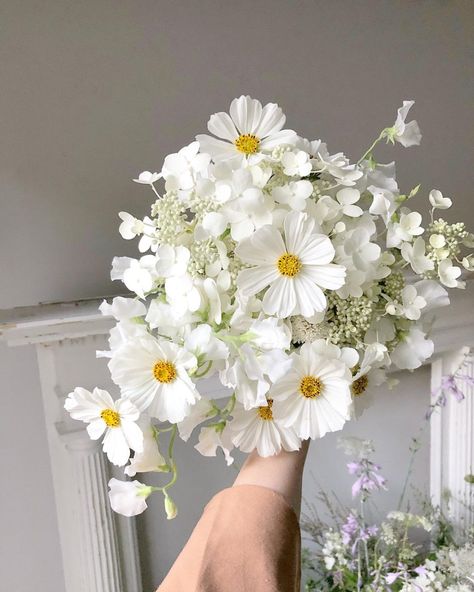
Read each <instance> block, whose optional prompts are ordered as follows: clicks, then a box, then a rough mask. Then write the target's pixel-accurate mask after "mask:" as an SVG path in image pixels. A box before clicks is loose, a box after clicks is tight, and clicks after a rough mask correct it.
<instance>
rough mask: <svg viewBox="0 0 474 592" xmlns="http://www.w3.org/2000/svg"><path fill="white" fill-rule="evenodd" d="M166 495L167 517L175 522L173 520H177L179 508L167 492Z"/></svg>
mask: <svg viewBox="0 0 474 592" xmlns="http://www.w3.org/2000/svg"><path fill="white" fill-rule="evenodd" d="M164 495H165V512H166V517H167V518H168V520H173V518H176V516H177V515H178V508H177V506H176V504H175V503H174V501H173V500H172V499H171V498H170V496H169V495H168V494H167V493H166V491H165V493H164Z"/></svg>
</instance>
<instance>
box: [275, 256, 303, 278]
mask: <svg viewBox="0 0 474 592" xmlns="http://www.w3.org/2000/svg"><path fill="white" fill-rule="evenodd" d="M301 265H302V263H301V261H300V259H299V257H297V256H296V255H292V254H291V253H285V254H284V255H282V256H281V257H280V258H279V259H278V261H277V267H278V271H279V272H280V273H281V275H285V276H286V277H295V275H296V274H297V273H299V271H300V269H301Z"/></svg>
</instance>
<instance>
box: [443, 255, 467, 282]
mask: <svg viewBox="0 0 474 592" xmlns="http://www.w3.org/2000/svg"><path fill="white" fill-rule="evenodd" d="M461 273H462V270H461V268H460V267H457V265H453V262H452V261H451V259H445V260H444V261H441V263H440V264H439V265H438V275H439V279H440V282H441V283H442V284H443V286H446V287H447V288H464V287H465V286H466V283H465V282H462V281H459V280H458V277H459V276H460V275H461Z"/></svg>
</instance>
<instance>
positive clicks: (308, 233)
mask: <svg viewBox="0 0 474 592" xmlns="http://www.w3.org/2000/svg"><path fill="white" fill-rule="evenodd" d="M235 252H236V254H237V255H238V256H239V257H240V259H242V261H244V262H245V263H248V264H250V265H251V266H252V267H248V268H246V269H243V270H242V271H241V272H240V273H239V276H238V278H237V285H238V287H239V289H240V290H241V291H242V293H243V294H244V295H245V296H253V295H255V294H258V293H260V292H263V291H264V290H265V294H264V295H263V310H264V312H265V313H266V314H269V315H275V316H277V317H279V318H287V317H289V316H294V315H302V316H303V317H311V316H313V315H314V314H315V313H317V312H321V311H323V310H325V308H326V297H325V295H324V293H323V290H322V289H323V288H324V289H327V290H337V289H338V288H340V287H341V286H342V285H343V284H344V278H345V273H346V271H345V268H344V267H342V266H341V265H335V264H334V263H331V261H332V260H333V259H334V255H335V251H334V247H333V245H332V243H331V241H330V239H329V238H328V237H327V236H326V235H324V234H321V233H319V232H318V231H317V229H316V226H315V221H314V220H313V219H311V218H308V217H307V215H306V214H304V213H301V212H291V213H289V214H287V215H286V217H285V220H284V223H283V235H282V233H281V232H280V231H279V230H278V229H277V228H275V227H274V226H270V225H267V226H262V228H260V229H259V230H257V231H256V232H254V233H253V234H252V235H251V236H250V237H249V238H247V239H244V240H242V241H241V242H240V244H239V245H238V246H237V247H236V249H235ZM267 288H268V289H267Z"/></svg>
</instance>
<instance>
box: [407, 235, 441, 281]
mask: <svg viewBox="0 0 474 592" xmlns="http://www.w3.org/2000/svg"><path fill="white" fill-rule="evenodd" d="M425 247H426V245H425V241H424V240H423V239H422V238H421V236H419V237H418V238H416V239H415V241H414V242H413V244H411V243H402V246H401V248H400V251H401V254H402V257H403V259H405V261H407V262H408V263H409V264H410V265H411V268H412V269H413V271H414V272H415V273H416V274H418V275H423V274H424V273H425V272H427V271H430V270H432V269H434V263H433V261H432V259H429V258H428V257H427V256H426V251H425Z"/></svg>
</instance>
